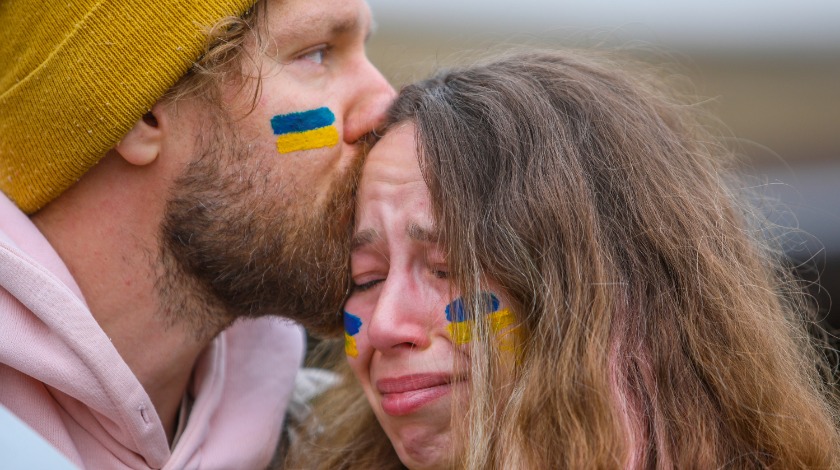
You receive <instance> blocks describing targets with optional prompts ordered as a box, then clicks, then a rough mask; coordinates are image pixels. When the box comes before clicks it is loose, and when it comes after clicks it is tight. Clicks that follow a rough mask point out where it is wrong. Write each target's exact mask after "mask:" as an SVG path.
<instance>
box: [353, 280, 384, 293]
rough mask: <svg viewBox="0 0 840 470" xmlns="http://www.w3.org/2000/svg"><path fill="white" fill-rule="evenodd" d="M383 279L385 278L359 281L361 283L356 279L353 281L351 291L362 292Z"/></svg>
mask: <svg viewBox="0 0 840 470" xmlns="http://www.w3.org/2000/svg"><path fill="white" fill-rule="evenodd" d="M384 280H385V279H372V280H370V281H365V282H361V283H357V282H356V281H353V289H352V291H353V292H364V291H366V290H370V289H372V288H373V287H375V286H376V285H377V284H379V283H380V282H382V281H384Z"/></svg>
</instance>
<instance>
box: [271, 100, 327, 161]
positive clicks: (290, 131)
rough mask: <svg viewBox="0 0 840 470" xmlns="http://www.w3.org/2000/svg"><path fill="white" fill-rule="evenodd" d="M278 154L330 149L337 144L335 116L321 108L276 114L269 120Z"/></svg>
mask: <svg viewBox="0 0 840 470" xmlns="http://www.w3.org/2000/svg"><path fill="white" fill-rule="evenodd" d="M271 129H272V130H273V131H274V134H275V135H277V136H278V137H277V151H278V152H280V153H289V152H298V151H301V150H312V149H317V148H322V147H332V146H334V145H336V144H338V129H336V127H335V114H333V112H332V111H330V108H327V107H323V108H318V109H311V110H309V111H301V112H298V113H289V114H278V115H277V116H274V117H272V118H271Z"/></svg>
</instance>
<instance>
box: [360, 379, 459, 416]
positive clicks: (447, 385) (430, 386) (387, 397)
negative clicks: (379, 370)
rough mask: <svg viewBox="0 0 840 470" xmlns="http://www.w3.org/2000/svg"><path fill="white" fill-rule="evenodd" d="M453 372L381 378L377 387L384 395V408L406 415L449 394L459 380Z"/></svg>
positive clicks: (396, 413)
mask: <svg viewBox="0 0 840 470" xmlns="http://www.w3.org/2000/svg"><path fill="white" fill-rule="evenodd" d="M454 379H455V378H454V377H453V376H452V375H451V374H412V375H404V376H401V377H394V378H387V379H380V380H377V381H376V389H377V390H378V391H379V394H380V395H381V396H382V410H383V411H385V413H387V414H389V415H391V416H404V415H407V414H410V413H413V412H415V411H417V410H418V409H419V408H420V407H422V406H424V405H426V404H427V403H430V402H432V401H434V400H437V399H438V398H440V397H442V396H444V395H446V394H448V393H449V392H450V391H451V389H452V384H453V383H454V382H457V380H454Z"/></svg>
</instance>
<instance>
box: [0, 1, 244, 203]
mask: <svg viewBox="0 0 840 470" xmlns="http://www.w3.org/2000/svg"><path fill="white" fill-rule="evenodd" d="M254 1H255V0H147V1H137V0H68V1H59V2H50V1H46V0H2V1H0V25H2V28H0V189H2V191H3V192H4V193H6V194H7V195H8V196H9V197H10V198H11V199H12V200H14V201H15V202H16V203H17V205H18V206H19V207H20V208H21V209H22V210H23V211H25V212H27V213H32V212H35V211H37V210H38V209H40V208H41V207H43V206H44V205H46V204H47V203H48V202H50V201H51V200H53V199H54V198H56V197H57V196H58V195H60V194H61V193H62V192H63V191H64V190H66V189H67V188H68V187H70V186H71V185H72V184H73V183H75V182H76V181H77V180H78V179H79V178H80V177H81V176H82V175H83V174H84V173H85V172H86V171H88V170H89V169H90V168H91V167H93V166H94V165H95V164H96V163H97V162H98V161H99V159H100V158H101V157H102V156H103V155H105V153H106V152H107V151H108V150H109V149H111V148H113V146H114V145H116V143H117V142H119V140H120V139H121V138H122V137H123V136H124V135H125V134H126V133H127V132H128V131H129V130H130V129H131V128H132V126H133V125H134V123H136V122H137V121H138V120H139V119H140V118H141V117H142V116H143V114H144V113H145V112H147V111H148V110H149V109H150V108H151V107H152V106H153V105H154V103H155V102H156V101H157V100H158V99H159V98H160V97H161V96H162V95H163V94H164V93H165V92H166V91H167V90H168V89H169V88H170V87H171V86H172V85H174V84H175V82H177V81H178V79H179V78H181V77H182V76H183V75H184V74H185V73H186V72H187V70H189V68H190V66H191V65H192V64H193V62H194V61H195V60H196V59H197V58H198V57H199V55H200V54H201V53H202V52H203V50H204V45H205V40H206V39H205V35H204V34H203V31H205V30H206V28H207V27H209V26H212V25H213V24H215V23H216V22H217V21H218V20H220V19H221V18H223V17H225V16H239V15H241V14H243V13H244V11H245V10H246V9H247V8H249V7H250V6H251V4H253V3H254Z"/></svg>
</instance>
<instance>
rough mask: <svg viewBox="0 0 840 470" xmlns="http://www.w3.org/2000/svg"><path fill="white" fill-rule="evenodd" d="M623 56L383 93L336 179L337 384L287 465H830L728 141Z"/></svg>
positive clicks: (481, 72) (794, 319) (530, 61)
mask: <svg viewBox="0 0 840 470" xmlns="http://www.w3.org/2000/svg"><path fill="white" fill-rule="evenodd" d="M627 70H628V66H627V64H625V63H617V62H608V61H606V60H604V59H602V58H600V57H596V56H591V55H590V56H584V55H581V54H578V53H571V52H529V53H519V54H512V55H509V56H507V57H504V58H501V59H497V60H495V61H493V62H490V63H486V64H483V65H478V66H473V67H468V68H464V69H459V70H454V71H448V72H443V73H440V74H439V75H437V76H435V77H433V78H431V79H428V80H426V81H422V82H420V83H417V84H415V85H411V86H409V87H407V88H405V89H404V90H402V92H401V93H400V96H399V98H398V99H397V101H396V102H395V103H394V105H393V107H392V109H391V111H390V116H389V121H388V124H387V126H386V128H385V130H384V137H382V139H381V140H380V141H379V142H378V143H377V144H376V145H375V146H374V148H373V149H372V150H371V152H370V154H369V157H368V160H367V161H366V163H365V169H364V172H363V176H362V179H361V183H360V187H359V192H358V201H357V214H356V229H355V236H354V238H353V248H352V256H351V270H352V278H353V288H352V291H351V293H350V295H349V297H348V299H347V302H346V306H345V313H344V323H345V343H346V345H345V351H346V355H347V358H346V361H347V363H348V364H349V368H350V370H351V371H352V373H353V375H354V376H355V377H356V379H357V381H352V380H345V382H344V385H343V386H342V387H339V388H337V389H334V390H333V391H332V392H331V393H328V394H326V395H325V396H324V397H323V398H322V400H321V401H320V403H319V406H320V410H321V412H320V414H318V413H316V416H315V420H314V421H313V423H311V426H312V427H311V428H310V429H309V430H308V431H306V433H305V434H304V437H303V438H302V439H299V440H298V442H297V445H296V448H295V449H293V452H292V459H291V460H292V463H291V464H290V466H293V467H302V468H316V467H317V468H392V467H393V468H400V467H401V466H403V465H404V466H406V467H408V468H412V469H414V468H452V467H459V468H460V467H465V468H475V469H484V468H500V469H509V468H534V469H536V468H699V469H707V468H708V469H711V468H724V467H725V468H764V467H774V468H840V458H839V457H838V449H840V437H838V427H837V425H838V413H837V400H836V396H835V395H834V392H833V390H832V388H831V384H828V383H827V382H826V379H827V378H828V376H829V374H825V373H821V371H824V370H825V362H824V357H823V355H822V354H821V351H823V350H822V349H820V347H819V345H817V344H814V342H813V341H812V340H811V339H809V338H810V337H809V336H808V335H807V333H806V329H807V327H808V326H809V323H808V322H807V319H806V318H804V315H803V312H805V303H804V302H803V301H802V299H801V297H800V295H799V290H798V288H797V286H796V285H795V283H793V281H792V280H791V279H789V278H788V275H787V274H786V269H785V268H784V267H783V265H782V264H780V262H779V258H780V256H779V254H780V253H779V252H778V251H777V250H773V249H770V248H769V247H768V246H767V245H766V244H765V243H764V242H762V241H760V238H761V236H762V235H766V234H767V233H768V232H767V230H764V227H762V226H761V225H760V224H758V223H757V222H756V220H758V217H757V214H756V213H754V212H753V211H751V210H750V209H748V208H747V207H746V206H745V205H744V204H742V203H741V202H740V200H741V199H742V197H741V196H740V195H738V194H736V193H735V191H733V190H732V189H731V188H732V187H733V185H732V184H730V183H731V182H728V181H726V174H725V173H724V167H725V165H726V164H727V163H728V162H727V158H728V155H729V153H728V152H727V151H726V150H725V149H724V148H722V147H721V146H720V145H718V144H716V143H715V141H714V139H713V136H712V133H711V132H710V131H709V130H708V128H707V127H706V126H704V125H703V124H702V122H703V121H702V120H701V119H700V118H698V116H697V115H696V114H697V109H696V107H693V106H686V105H684V104H683V103H681V102H680V101H679V100H678V99H676V98H675V97H673V96H671V95H669V94H668V93H667V92H666V88H665V87H663V86H662V85H661V83H659V82H658V81H656V80H654V79H653V78H651V76H649V75H645V74H643V73H630V72H628V71H627ZM359 385H361V386H359ZM386 436H387V438H386Z"/></svg>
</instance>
